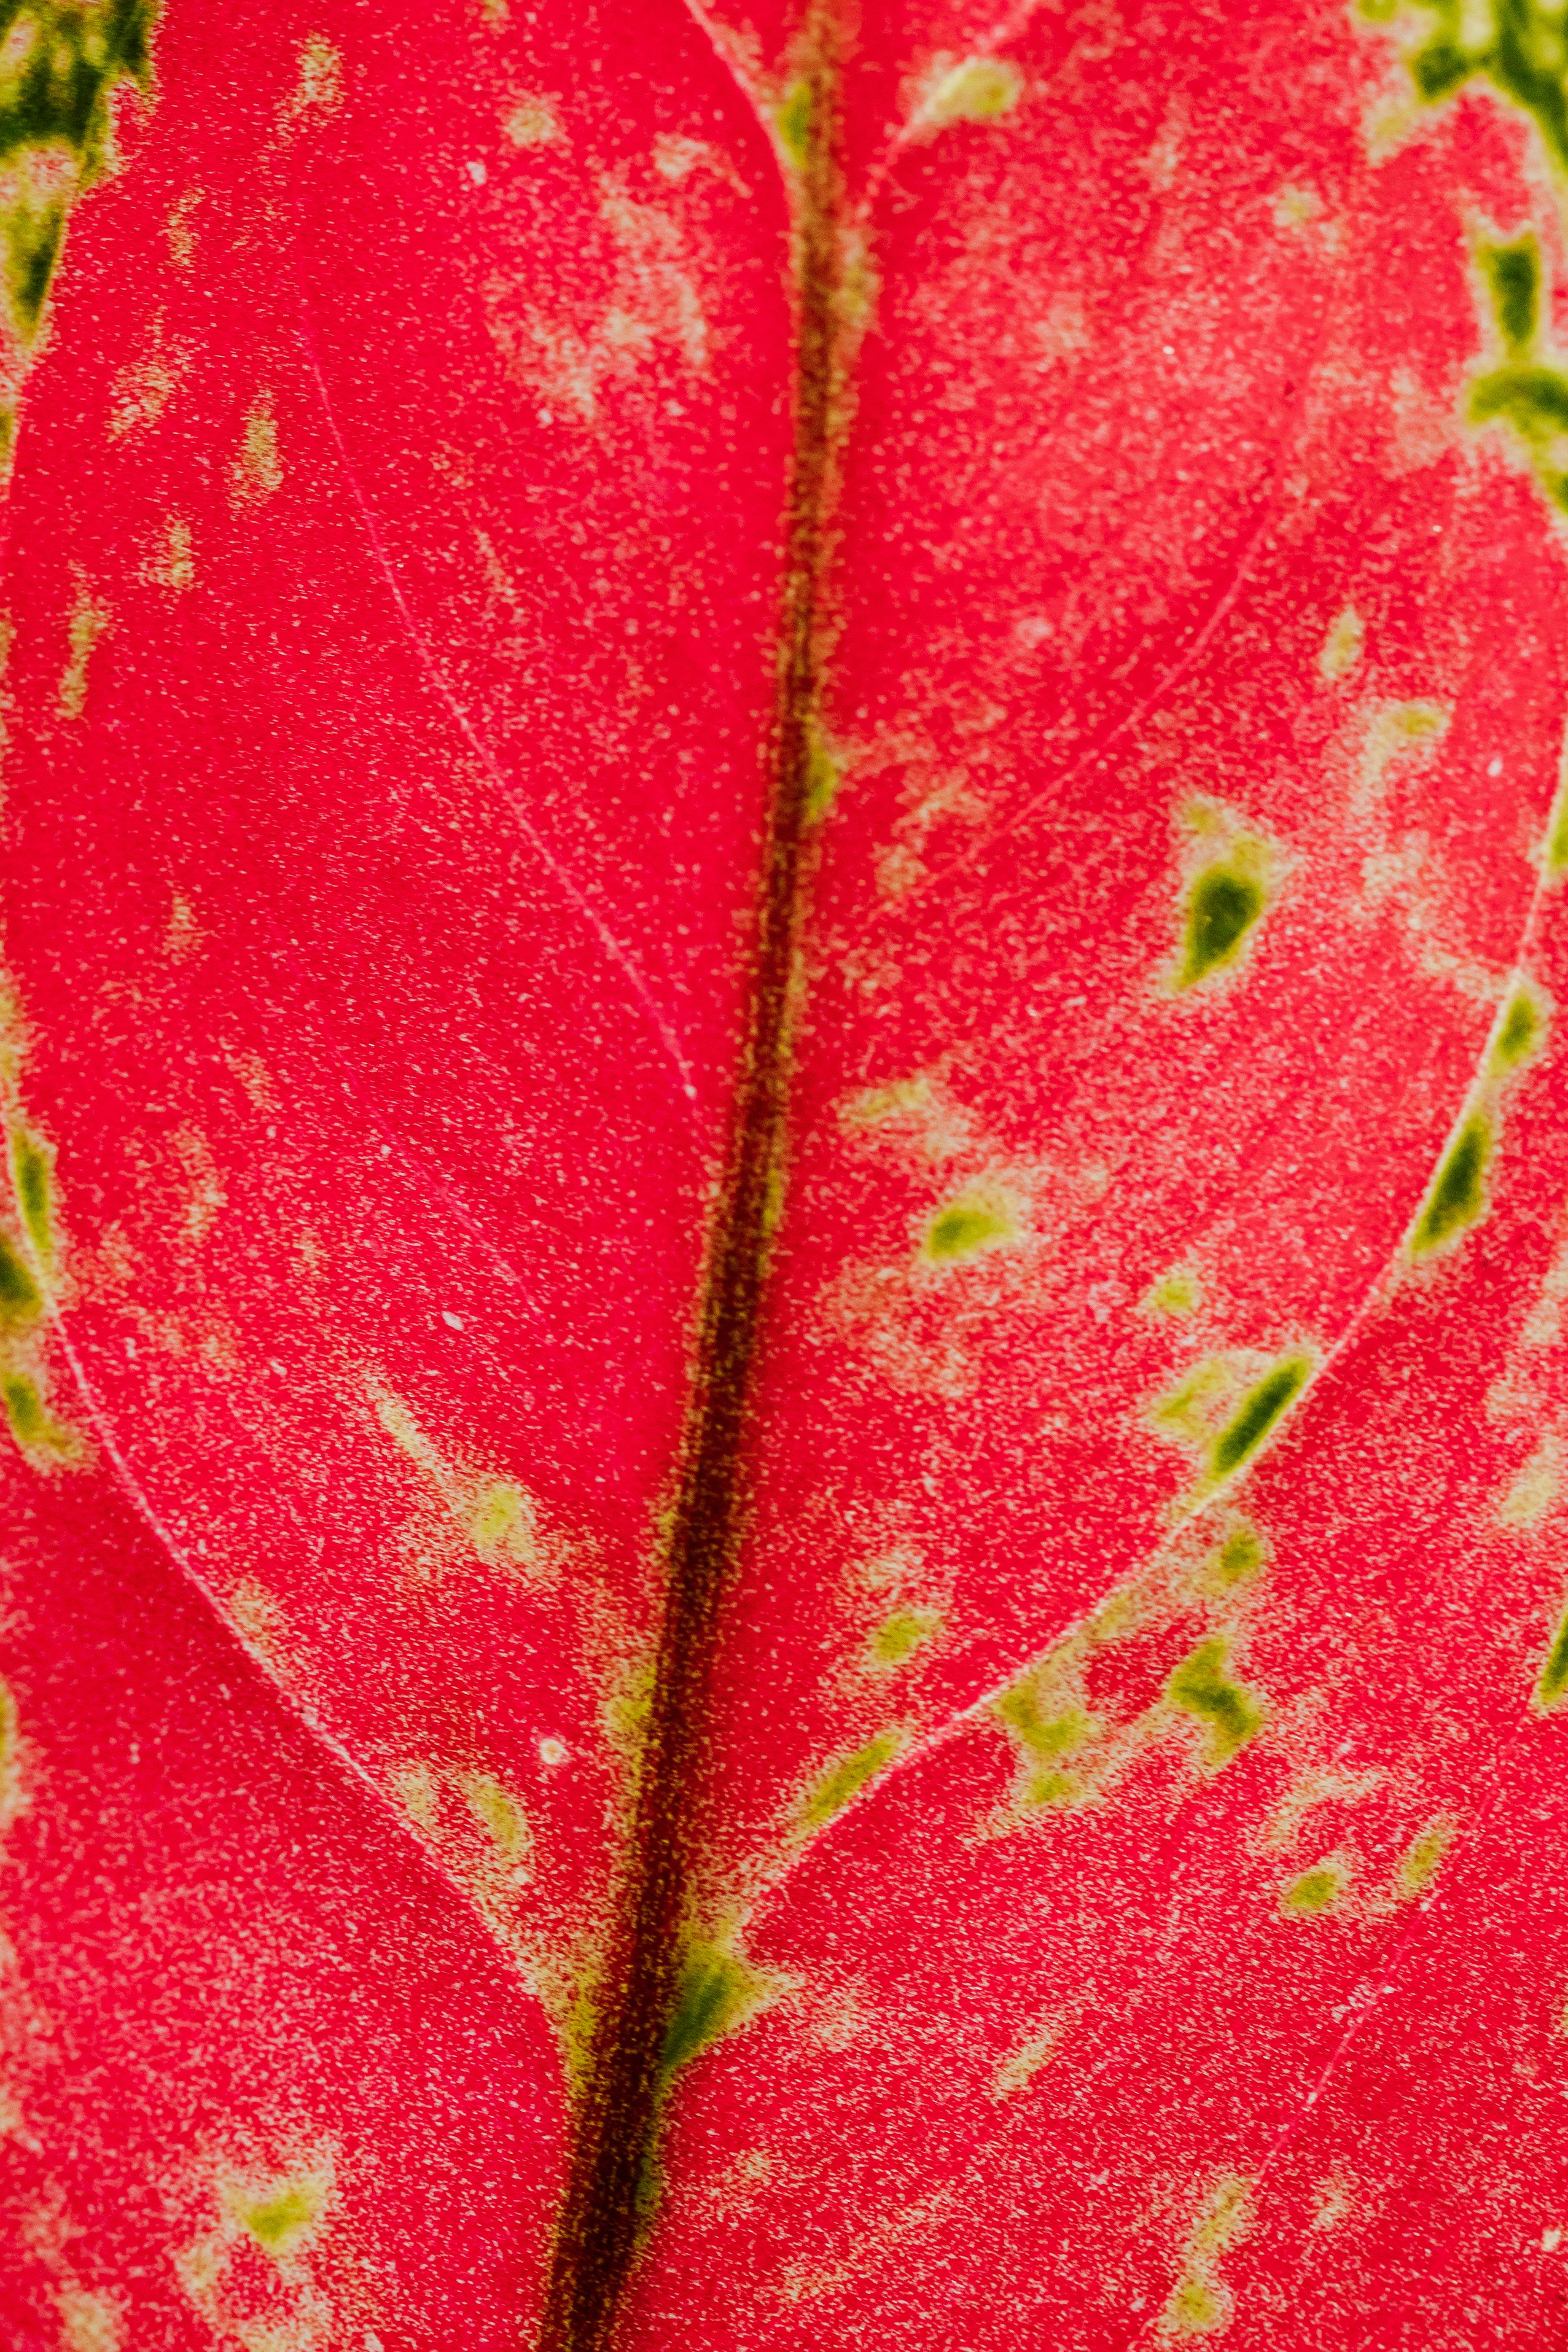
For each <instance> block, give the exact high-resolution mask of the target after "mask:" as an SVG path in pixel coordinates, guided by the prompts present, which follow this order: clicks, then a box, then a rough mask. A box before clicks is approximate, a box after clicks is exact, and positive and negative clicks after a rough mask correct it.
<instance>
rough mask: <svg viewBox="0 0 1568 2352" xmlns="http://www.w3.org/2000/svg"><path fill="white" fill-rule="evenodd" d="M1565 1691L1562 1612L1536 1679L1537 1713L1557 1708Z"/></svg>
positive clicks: (1567, 1659)
mask: <svg viewBox="0 0 1568 2352" xmlns="http://www.w3.org/2000/svg"><path fill="white" fill-rule="evenodd" d="M1565 1691H1568V1610H1565V1611H1564V1612H1563V1618H1562V1622H1560V1624H1559V1625H1558V1628H1557V1632H1556V1633H1555V1635H1554V1637H1553V1639H1552V1647H1551V1649H1550V1650H1549V1651H1548V1652H1547V1654H1546V1663H1545V1664H1544V1665H1543V1666H1542V1669H1541V1672H1540V1674H1539V1675H1537V1677H1536V1683H1535V1705H1536V1708H1537V1711H1538V1712H1539V1713H1540V1714H1542V1715H1545V1714H1546V1713H1547V1712H1548V1710H1549V1709H1550V1708H1552V1707H1554V1706H1557V1704H1558V1703H1559V1701H1560V1700H1561V1699H1562V1697H1563V1693H1564V1692H1565Z"/></svg>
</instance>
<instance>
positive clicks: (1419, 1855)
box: [1394, 1813, 1459, 1903]
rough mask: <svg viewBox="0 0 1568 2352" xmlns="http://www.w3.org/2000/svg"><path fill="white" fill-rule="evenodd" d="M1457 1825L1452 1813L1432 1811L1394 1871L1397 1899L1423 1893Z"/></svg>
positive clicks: (1408, 1899) (1407, 1898)
mask: <svg viewBox="0 0 1568 2352" xmlns="http://www.w3.org/2000/svg"><path fill="white" fill-rule="evenodd" d="M1458 1826H1459V1825H1458V1822H1456V1821H1455V1819H1454V1817H1453V1815H1452V1813H1435V1814H1434V1815H1433V1817H1432V1819H1431V1820H1430V1821H1429V1822H1427V1823H1426V1827H1425V1828H1424V1829H1421V1830H1418V1831H1417V1832H1416V1833H1415V1836H1414V1837H1413V1838H1412V1839H1411V1841H1410V1843H1409V1844H1408V1845H1407V1846H1406V1847H1405V1853H1404V1854H1403V1855H1402V1856H1401V1858H1400V1864H1399V1868H1398V1869H1397V1871H1396V1872H1395V1873H1394V1893H1395V1894H1396V1895H1398V1896H1399V1898H1400V1900H1401V1902H1404V1903H1410V1902H1414V1900H1415V1897H1416V1896H1417V1895H1425V1893H1426V1889H1427V1888H1428V1887H1429V1886H1430V1885H1431V1884H1432V1881H1433V1880H1434V1879H1435V1878H1436V1875H1437V1873H1438V1871H1439V1870H1440V1869H1441V1867H1442V1864H1443V1857H1444V1855H1445V1854H1446V1853H1447V1851H1448V1848H1449V1847H1450V1845H1452V1843H1453V1842H1454V1836H1455V1833H1456V1832H1457V1831H1458Z"/></svg>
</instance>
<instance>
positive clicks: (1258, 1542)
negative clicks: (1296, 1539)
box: [1204, 1519, 1268, 1591]
mask: <svg viewBox="0 0 1568 2352" xmlns="http://www.w3.org/2000/svg"><path fill="white" fill-rule="evenodd" d="M1267 1558H1268V1553H1267V1550H1266V1549H1265V1546H1264V1541H1263V1538H1262V1537H1261V1536H1260V1535H1259V1534H1258V1529H1257V1528H1254V1527H1250V1526H1248V1524H1247V1521H1246V1520H1245V1519H1243V1520H1242V1521H1241V1523H1240V1525H1239V1526H1237V1527H1234V1528H1232V1529H1231V1531H1230V1533H1229V1534H1228V1535H1227V1536H1226V1538H1225V1541H1224V1542H1223V1543H1221V1544H1217V1545H1216V1546H1215V1549H1214V1550H1213V1551H1211V1552H1210V1554H1209V1556H1208V1558H1207V1559H1205V1562H1204V1573H1205V1577H1206V1578H1207V1580H1208V1581H1209V1582H1210V1583H1211V1584H1217V1585H1219V1586H1221V1587H1222V1588H1223V1589H1224V1590H1225V1591H1231V1590H1232V1589H1233V1588H1234V1587H1235V1586H1237V1585H1238V1584H1246V1583H1247V1582H1249V1581H1250V1580H1251V1579H1252V1578H1253V1577H1255V1576H1256V1575H1257V1574H1258V1570H1259V1569H1260V1568H1261V1567H1262V1566H1263V1563H1264V1560H1265V1559H1267Z"/></svg>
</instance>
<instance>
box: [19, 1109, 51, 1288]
mask: <svg viewBox="0 0 1568 2352" xmlns="http://www.w3.org/2000/svg"><path fill="white" fill-rule="evenodd" d="M11 1181H12V1182H13V1183H14V1184H15V1186H16V1199H17V1202H18V1203H19V1205H20V1208H21V1211H22V1222H23V1223H24V1224H25V1225H26V1228H27V1234H28V1237H29V1239H30V1240H31V1242H32V1244H33V1247H34V1248H35V1249H36V1250H37V1254H38V1263H39V1264H40V1265H43V1266H45V1267H46V1268H47V1267H48V1266H51V1265H53V1264H54V1261H55V1232H54V1223H53V1216H52V1210H51V1195H52V1192H53V1190H54V1155H53V1153H52V1152H51V1151H50V1150H49V1147H48V1145H47V1143H45V1142H43V1141H42V1140H41V1139H39V1138H38V1137H37V1136H36V1135H34V1134H33V1133H31V1131H30V1130H29V1129H27V1128H25V1127H23V1126H21V1125H20V1124H18V1125H17V1126H16V1127H14V1128H13V1129H12V1130H11Z"/></svg>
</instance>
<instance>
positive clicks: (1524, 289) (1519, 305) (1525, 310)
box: [1480, 236, 1541, 359]
mask: <svg viewBox="0 0 1568 2352" xmlns="http://www.w3.org/2000/svg"><path fill="white" fill-rule="evenodd" d="M1480 259H1481V268H1482V269H1483V270H1484V271H1485V273H1486V278H1487V285H1488V288H1489V291H1490V294H1491V298H1492V307H1493V309H1494V310H1495V311H1496V313H1497V322H1498V329H1499V331H1500V334H1501V336H1502V340H1503V341H1504V343H1505V344H1506V345H1507V347H1508V351H1509V354H1510V357H1511V358H1513V359H1523V358H1524V357H1525V356H1526V355H1527V353H1528V352H1529V350H1530V347H1531V343H1533V341H1535V327H1536V320H1537V316H1538V314H1539V310H1540V305H1541V256H1540V253H1539V252H1538V250H1537V248H1536V243H1535V239H1534V238H1533V237H1532V236H1521V237H1516V238H1515V239H1514V241H1513V242H1512V243H1511V244H1510V245H1490V246H1483V247H1482V248H1481V257H1480Z"/></svg>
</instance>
